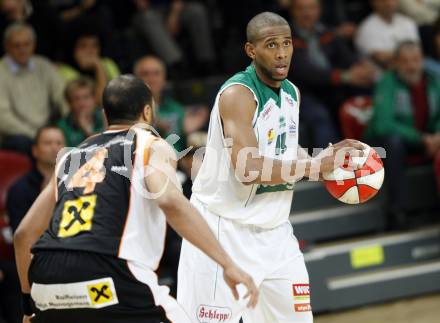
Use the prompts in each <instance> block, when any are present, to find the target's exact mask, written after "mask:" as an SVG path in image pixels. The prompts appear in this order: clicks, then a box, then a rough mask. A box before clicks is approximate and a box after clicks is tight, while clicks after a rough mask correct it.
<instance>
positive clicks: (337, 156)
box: [219, 85, 364, 184]
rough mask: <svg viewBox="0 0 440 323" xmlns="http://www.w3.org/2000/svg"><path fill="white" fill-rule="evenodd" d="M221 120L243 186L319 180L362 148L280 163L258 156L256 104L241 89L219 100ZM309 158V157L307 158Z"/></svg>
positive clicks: (351, 145) (353, 144)
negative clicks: (324, 173)
mask: <svg viewBox="0 0 440 323" xmlns="http://www.w3.org/2000/svg"><path fill="white" fill-rule="evenodd" d="M219 109H220V116H221V119H222V123H223V130H224V136H225V139H227V140H226V141H227V142H231V146H230V147H229V148H230V151H231V162H232V166H233V167H234V169H235V174H236V176H237V178H238V179H239V180H240V181H241V182H243V183H244V184H261V183H263V184H282V183H286V182H295V181H297V180H299V179H301V178H303V177H311V178H313V177H316V180H317V179H318V178H319V174H320V173H322V172H325V171H330V170H333V169H335V168H336V167H339V166H341V165H342V164H343V163H344V156H345V153H349V154H354V153H355V152H356V151H358V150H359V149H363V148H364V147H363V145H362V144H361V143H360V142H358V141H356V140H345V141H342V142H341V143H338V144H336V145H333V146H332V147H331V148H328V149H326V150H325V151H324V153H323V154H321V155H320V156H319V157H318V158H303V157H305V153H306V152H305V151H303V152H302V153H304V154H302V155H304V156H302V155H301V154H300V155H299V156H298V158H297V159H295V160H287V161H281V160H277V159H271V158H267V157H264V156H261V155H260V154H259V149H258V142H257V138H256V136H255V133H254V129H253V127H252V122H253V117H254V114H255V110H256V102H255V99H254V96H253V94H252V92H251V91H250V90H249V89H248V88H246V87H245V86H242V85H232V86H230V87H229V88H227V89H226V90H225V91H224V92H223V93H222V95H221V96H220V99H219ZM307 156H308V154H307Z"/></svg>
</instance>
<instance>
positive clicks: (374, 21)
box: [355, 0, 419, 69]
mask: <svg viewBox="0 0 440 323" xmlns="http://www.w3.org/2000/svg"><path fill="white" fill-rule="evenodd" d="M371 4H372V6H373V11H374V12H373V13H372V14H371V15H369V16H368V17H367V18H365V20H364V21H363V22H362V23H361V24H360V26H359V29H358V33H357V36H356V40H355V43H356V46H357V48H358V50H359V51H360V52H361V53H362V54H364V55H366V56H368V57H370V58H371V59H372V60H373V61H374V62H375V63H376V64H378V66H380V67H381V68H384V69H387V68H389V67H390V64H391V62H392V58H393V53H394V50H395V48H396V46H397V44H399V43H400V42H402V41H405V40H413V41H419V34H418V31H417V26H416V24H415V22H414V21H413V20H412V19H410V18H408V17H405V16H403V15H401V14H399V13H397V8H398V0H371Z"/></svg>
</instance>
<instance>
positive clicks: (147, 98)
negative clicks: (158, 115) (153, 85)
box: [102, 74, 153, 124]
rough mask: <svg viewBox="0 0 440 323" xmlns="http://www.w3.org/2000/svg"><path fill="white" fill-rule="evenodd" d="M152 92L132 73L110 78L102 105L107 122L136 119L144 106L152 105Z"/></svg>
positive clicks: (115, 122)
mask: <svg viewBox="0 0 440 323" xmlns="http://www.w3.org/2000/svg"><path fill="white" fill-rule="evenodd" d="M152 98H153V97H152V94H151V91H150V89H149V88H148V87H147V86H146V85H145V83H144V82H143V81H142V80H141V79H140V78H137V77H136V76H134V75H133V74H124V75H120V76H118V77H116V78H115V79H113V80H111V81H110V82H109V83H108V84H107V86H106V87H105V89H104V94H103V95H102V105H103V108H104V113H105V116H106V117H107V121H108V123H109V124H117V123H124V121H125V122H127V121H136V120H137V119H138V118H139V116H140V115H141V113H142V111H143V110H144V107H145V106H146V105H147V104H149V105H151V106H152V100H153V99H152Z"/></svg>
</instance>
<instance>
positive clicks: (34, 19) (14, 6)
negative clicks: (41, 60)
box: [0, 0, 60, 59]
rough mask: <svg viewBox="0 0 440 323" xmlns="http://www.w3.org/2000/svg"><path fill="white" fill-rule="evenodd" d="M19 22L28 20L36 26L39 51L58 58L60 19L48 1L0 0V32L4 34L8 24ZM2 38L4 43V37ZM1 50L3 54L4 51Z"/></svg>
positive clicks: (37, 50)
mask: <svg viewBox="0 0 440 323" xmlns="http://www.w3.org/2000/svg"><path fill="white" fill-rule="evenodd" d="M17 22H21V23H24V22H26V23H28V24H29V25H31V26H32V27H33V28H34V30H35V33H36V35H37V39H38V44H37V48H36V52H37V53H39V54H40V55H43V56H46V57H49V58H51V59H55V58H56V53H57V45H58V40H59V33H58V31H59V29H60V28H59V26H60V21H59V20H58V17H57V14H56V12H55V10H53V8H51V7H50V6H49V5H48V3H47V1H43V0H40V1H33V2H31V1H30V0H0V32H1V33H2V34H3V32H4V30H5V29H6V27H7V26H8V25H10V24H12V23H17ZM0 38H1V39H0V42H1V43H3V37H0ZM0 52H1V54H2V55H3V51H2V50H0Z"/></svg>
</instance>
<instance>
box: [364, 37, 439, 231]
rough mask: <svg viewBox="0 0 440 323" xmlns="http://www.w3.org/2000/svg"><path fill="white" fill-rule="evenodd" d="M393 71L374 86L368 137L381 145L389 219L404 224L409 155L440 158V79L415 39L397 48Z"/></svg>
mask: <svg viewBox="0 0 440 323" xmlns="http://www.w3.org/2000/svg"><path fill="white" fill-rule="evenodd" d="M395 68H396V70H395V71H390V72H387V73H386V74H384V75H383V78H382V79H381V80H380V82H379V83H378V84H377V86H376V90H375V94H374V110H373V116H372V119H371V120H370V123H369V125H368V128H367V129H366V133H365V135H366V137H367V140H369V141H371V143H373V144H374V145H379V146H383V147H384V148H385V150H386V153H387V156H386V159H385V160H384V161H385V165H386V167H387V168H386V169H387V176H386V177H387V180H388V181H389V188H390V207H391V209H390V215H391V218H390V221H391V222H392V223H394V224H396V225H397V226H401V225H404V224H405V221H406V212H407V209H406V201H407V200H408V199H409V196H408V195H407V194H408V192H407V187H406V185H405V180H404V179H405V177H404V171H405V162H406V160H407V157H408V156H409V155H421V156H423V157H427V158H431V159H432V158H434V157H435V156H436V155H437V159H438V160H439V161H440V159H439V158H440V155H439V153H440V80H439V79H437V78H436V77H433V76H432V75H431V74H429V73H427V72H426V71H424V70H423V54H422V50H421V48H420V45H419V44H418V43H416V42H411V41H407V42H403V43H402V44H400V45H399V46H398V47H397V49H396V53H395Z"/></svg>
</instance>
